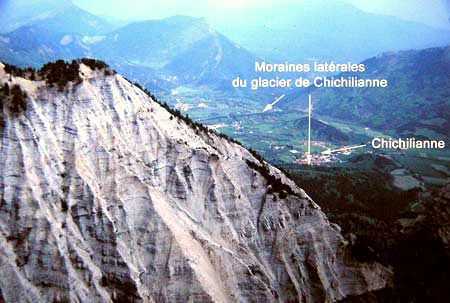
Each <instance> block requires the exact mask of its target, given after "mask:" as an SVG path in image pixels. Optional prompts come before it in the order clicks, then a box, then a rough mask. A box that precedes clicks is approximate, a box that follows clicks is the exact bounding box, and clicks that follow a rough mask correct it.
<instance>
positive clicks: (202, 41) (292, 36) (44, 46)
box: [0, 0, 450, 96]
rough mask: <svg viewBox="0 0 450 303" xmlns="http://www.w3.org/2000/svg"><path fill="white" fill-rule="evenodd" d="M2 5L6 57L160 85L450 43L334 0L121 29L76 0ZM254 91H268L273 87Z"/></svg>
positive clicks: (215, 81) (215, 83) (0, 41)
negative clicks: (259, 62)
mask: <svg viewBox="0 0 450 303" xmlns="http://www.w3.org/2000/svg"><path fill="white" fill-rule="evenodd" d="M3 5H4V6H3V7H2V11H1V12H0V17H2V18H0V27H1V28H2V32H3V34H0V60H1V61H5V62H7V63H11V64H15V65H19V66H22V67H23V66H35V67H40V66H41V65H42V64H44V63H46V62H48V61H52V60H56V59H66V60H71V59H74V58H81V57H95V58H98V59H102V60H104V61H106V62H108V63H109V64H110V65H111V66H112V67H113V68H115V69H116V70H117V71H119V72H121V73H122V74H124V75H125V76H127V77H129V78H130V80H132V81H137V82H140V83H141V84H142V85H144V86H147V87H148V88H150V89H152V90H154V91H155V92H158V91H170V90H171V89H172V88H174V87H177V86H180V85H192V86H197V87H199V86H208V87H209V88H213V89H220V90H223V91H227V92H231V93H233V92H234V89H233V88H232V86H231V80H232V79H233V78H235V77H237V76H239V77H241V78H246V79H251V78H254V77H255V76H256V75H255V73H254V61H255V60H256V59H257V58H261V59H264V58H265V59H267V60H269V61H277V60H281V61H282V62H284V61H285V60H289V61H296V62H299V63H302V62H305V61H308V60H312V59H317V60H333V61H335V62H336V61H340V60H350V59H352V60H356V61H358V60H362V59H365V58H367V57H370V56H373V55H376V54H378V53H380V52H383V51H388V50H400V49H412V48H424V47H428V46H433V45H446V44H449V43H450V32H446V31H444V30H437V29H433V28H430V27H427V26H425V25H423V24H418V23H413V22H406V21H402V20H400V19H397V18H394V17H387V16H381V15H375V14H368V13H365V12H363V11H360V10H358V9H356V8H355V7H353V6H351V5H348V4H343V3H340V2H334V1H326V2H323V1H318V2H317V1H314V2H312V1H303V2H302V3H301V4H295V5H294V4H292V5H284V6H282V5H280V6H275V8H273V9H271V10H270V11H269V10H265V9H263V8H261V9H257V10H254V11H252V12H245V13H243V14H242V15H240V14H238V13H237V14H235V15H234V16H233V20H232V21H230V18H229V16H227V15H226V14H224V17H223V18H224V19H223V20H221V19H220V18H218V19H217V20H214V21H213V23H209V22H207V21H206V20H205V19H199V18H193V17H187V16H174V17H170V18H166V19H162V20H147V21H139V22H132V23H129V24H126V25H123V26H120V27H118V28H117V26H115V25H114V24H113V23H112V22H109V21H106V20H105V19H104V18H101V17H99V16H95V15H93V14H91V13H89V12H87V11H85V10H83V9H81V8H79V7H77V6H76V5H74V4H73V3H72V2H71V1H56V0H39V1H31V2H30V1H24V0H18V1H14V2H11V1H9V2H7V3H6V4H3ZM229 37H231V39H229ZM235 41H237V42H238V43H239V44H238V43H236V42H235ZM240 93H241V94H242V93H245V94H247V93H250V92H249V90H245V91H244V90H242V91H241V92H240ZM253 93H255V92H253ZM257 93H258V94H264V95H265V96H267V95H269V94H273V93H275V91H273V90H264V91H262V90H261V91H258V92H257Z"/></svg>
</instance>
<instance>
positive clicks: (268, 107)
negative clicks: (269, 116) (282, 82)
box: [263, 95, 285, 113]
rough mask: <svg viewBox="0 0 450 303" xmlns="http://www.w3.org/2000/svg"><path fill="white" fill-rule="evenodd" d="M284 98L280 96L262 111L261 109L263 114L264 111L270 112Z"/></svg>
mask: <svg viewBox="0 0 450 303" xmlns="http://www.w3.org/2000/svg"><path fill="white" fill-rule="evenodd" d="M284 96H285V95H281V97H279V98H278V99H276V100H275V101H273V102H272V103H270V104H267V105H266V107H264V109H263V113H265V112H266V111H269V110H271V109H272V108H273V107H274V106H275V104H277V103H278V102H279V101H280V100H281V99H283V98H284Z"/></svg>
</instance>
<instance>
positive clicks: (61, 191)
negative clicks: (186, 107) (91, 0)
mask: <svg viewBox="0 0 450 303" xmlns="http://www.w3.org/2000/svg"><path fill="white" fill-rule="evenodd" d="M97 65H98V66H99V67H101V66H102V65H100V64H97ZM104 74H105V71H104V70H103V69H100V70H95V71H94V70H91V69H90V68H88V67H87V66H86V65H84V64H81V65H80V74H79V77H80V80H79V81H78V82H79V84H76V83H74V82H70V81H69V82H67V83H66V84H65V86H64V87H63V88H62V90H61V88H57V87H53V88H52V87H50V86H48V85H46V84H45V83H44V82H43V81H30V80H27V79H24V78H20V77H15V76H11V75H7V74H5V72H4V70H3V66H1V68H0V76H1V82H2V86H4V85H5V83H8V84H9V86H10V87H13V86H14V84H18V85H19V86H20V88H21V89H22V90H24V91H25V92H26V95H27V97H26V102H27V104H28V105H27V106H26V110H25V111H22V112H18V113H12V112H10V110H9V109H8V107H6V102H5V103H3V104H4V106H3V108H2V114H3V116H4V117H3V118H4V129H3V132H2V144H1V146H0V166H1V169H2V171H3V172H4V175H3V178H2V179H1V181H0V193H1V205H2V207H1V208H0V222H1V226H2V228H1V232H0V241H1V242H2V245H1V246H0V247H1V250H2V253H1V254H0V260H1V262H0V264H1V270H0V289H1V292H0V293H1V296H2V300H3V301H5V302H16V301H18V300H20V301H22V302H28V301H30V302H36V301H40V300H45V301H52V300H55V299H56V300H66V301H81V302H136V301H138V302H154V301H189V300H194V301H201V302H230V301H248V302H257V301H259V302H260V301H265V302H278V301H289V300H291V301H292V300H296V301H297V300H301V301H305V302H317V301H321V302H323V301H325V302H335V301H337V300H339V299H342V298H344V297H346V296H348V295H358V294H362V293H365V292H367V291H370V290H375V289H380V288H383V287H385V286H386V284H387V283H388V281H389V280H390V275H391V274H390V272H389V270H387V269H385V268H384V267H382V266H380V265H379V264H377V263H358V262H356V261H355V260H353V259H352V257H351V255H350V254H349V253H348V251H347V249H346V245H347V244H346V243H347V242H346V241H345V240H344V239H343V238H342V236H341V235H340V234H339V228H338V227H337V226H335V225H332V224H330V223H329V222H328V220H327V219H326V217H325V215H324V214H323V213H322V212H321V211H320V208H319V207H318V206H317V205H316V204H315V203H314V202H313V201H312V200H311V199H309V198H308V196H307V195H306V194H305V193H304V192H303V191H302V190H301V189H299V188H298V187H296V186H295V185H294V183H293V182H292V181H290V180H289V179H287V178H286V177H285V176H284V175H283V174H282V173H281V172H280V171H279V170H277V169H275V168H273V167H271V166H270V165H267V164H265V163H263V162H260V160H258V159H255V158H254V157H253V155H252V154H251V153H249V152H248V151H247V150H246V149H244V148H243V147H241V146H239V145H237V144H235V143H232V142H230V141H228V140H226V139H223V138H220V137H219V136H217V135H215V134H211V133H209V132H205V131H204V130H201V129H198V128H197V129H195V128H194V127H193V126H192V125H191V126H189V125H188V124H186V123H185V122H184V121H182V120H181V119H178V118H177V117H174V116H173V115H172V114H171V113H169V112H168V111H166V110H165V109H163V108H162V107H161V106H160V105H159V104H158V103H156V102H155V101H154V100H152V99H151V98H150V97H149V96H148V95H146V94H145V93H144V92H143V91H142V90H140V89H139V88H137V87H135V86H133V85H131V84H130V83H129V82H128V81H126V80H125V79H124V78H122V77H121V76H119V75H110V76H104ZM1 94H2V96H1V97H2V100H4V98H6V99H7V100H9V98H10V96H9V95H5V92H4V89H2V90H1ZM281 184H284V185H283V186H281ZM312 243H314V244H313V245H312ZM12 285H13V287H11V286H12ZM19 298H20V299H19Z"/></svg>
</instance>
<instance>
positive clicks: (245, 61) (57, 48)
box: [0, 9, 257, 89]
mask: <svg viewBox="0 0 450 303" xmlns="http://www.w3.org/2000/svg"><path fill="white" fill-rule="evenodd" d="M65 12H66V13H67V11H65ZM76 13H80V14H81V15H84V13H82V11H81V10H78V9H75V10H74V11H72V12H71V15H73V14H76ZM80 18H81V17H80ZM57 19H59V18H57ZM51 20H53V21H54V20H55V19H54V18H52V19H51ZM53 21H52V22H53ZM55 22H56V21H55ZM50 28H53V26H48V25H47V26H44V25H43V24H42V23H41V22H38V23H36V24H33V25H26V26H23V27H20V28H18V29H16V30H14V31H12V32H10V33H7V34H3V35H0V59H1V60H2V61H5V62H8V63H11V64H15V65H19V66H35V67H39V66H40V65H42V64H44V63H45V62H48V61H52V60H57V59H61V58H62V59H66V60H71V59H74V58H80V57H95V58H99V59H102V60H105V61H107V62H109V63H110V64H111V65H112V66H113V67H114V68H116V69H117V70H118V71H120V72H122V73H124V74H125V75H126V76H127V77H128V76H129V77H130V78H132V80H135V81H138V82H141V83H142V84H144V85H149V86H150V88H166V89H167V88H170V87H171V86H176V85H180V84H195V85H209V86H212V87H219V88H223V89H230V88H231V85H230V82H231V79H232V78H233V77H235V76H241V77H250V76H251V75H252V73H253V62H254V61H255V60H256V58H257V57H256V56H254V55H253V54H251V53H250V52H248V51H246V50H245V49H243V48H241V47H239V46H238V45H236V44H235V43H233V42H232V41H230V40H228V39H227V38H226V37H225V36H223V35H221V34H219V33H218V32H216V31H215V30H213V29H212V28H211V27H210V26H209V24H208V23H207V22H206V21H205V20H204V19H197V18H192V17H187V16H174V17H171V18H167V19H162V20H151V21H143V22H135V23H132V24H128V25H126V26H124V27H122V28H119V29H117V30H114V31H112V32H110V33H108V34H105V35H101V34H99V35H94V36H90V35H83V34H80V33H76V32H66V33H62V32H60V31H56V30H52V29H50ZM56 28H58V27H57V26H56Z"/></svg>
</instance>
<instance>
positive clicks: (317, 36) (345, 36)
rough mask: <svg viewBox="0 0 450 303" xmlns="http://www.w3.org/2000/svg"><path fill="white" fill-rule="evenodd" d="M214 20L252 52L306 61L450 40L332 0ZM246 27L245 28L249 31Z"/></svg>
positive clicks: (344, 58)
mask: <svg viewBox="0 0 450 303" xmlns="http://www.w3.org/2000/svg"><path fill="white" fill-rule="evenodd" d="M232 20H233V22H230V16H224V18H223V20H220V19H219V21H216V22H215V23H214V24H213V25H214V26H215V28H217V29H218V30H219V31H220V32H222V33H223V34H225V35H226V36H228V37H229V38H231V39H232V40H233V41H236V42H237V43H239V44H240V45H242V46H243V47H245V48H247V49H249V50H250V51H252V52H254V53H256V54H259V55H261V56H263V55H264V56H265V57H266V58H275V59H276V60H278V61H281V62H284V61H285V60H290V61H296V62H297V63H302V62H304V61H306V60H313V59H316V60H319V61H320V60H329V61H331V60H333V61H334V62H337V61H338V62H339V61H344V62H345V61H347V60H353V61H361V60H364V59H366V58H369V57H372V56H375V55H377V54H379V53H381V52H385V51H396V50H403V49H418V48H419V49H420V48H427V47H433V46H443V45H447V44H449V43H450V31H448V30H447V31H445V30H437V29H434V28H431V27H428V26H426V25H423V24H420V23H415V22H408V21H404V20H400V19H398V18H395V17H391V16H383V15H376V14H371V13H366V12H364V11H361V10H359V9H357V8H356V7H354V6H352V5H349V4H346V3H343V2H339V1H331V0H322V1H317V0H307V1H299V3H296V4H280V5H278V6H271V7H270V8H264V7H262V8H259V9H252V10H251V11H243V12H241V13H240V14H239V13H236V14H234V15H233V17H232ZM243 29H245V30H243Z"/></svg>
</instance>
